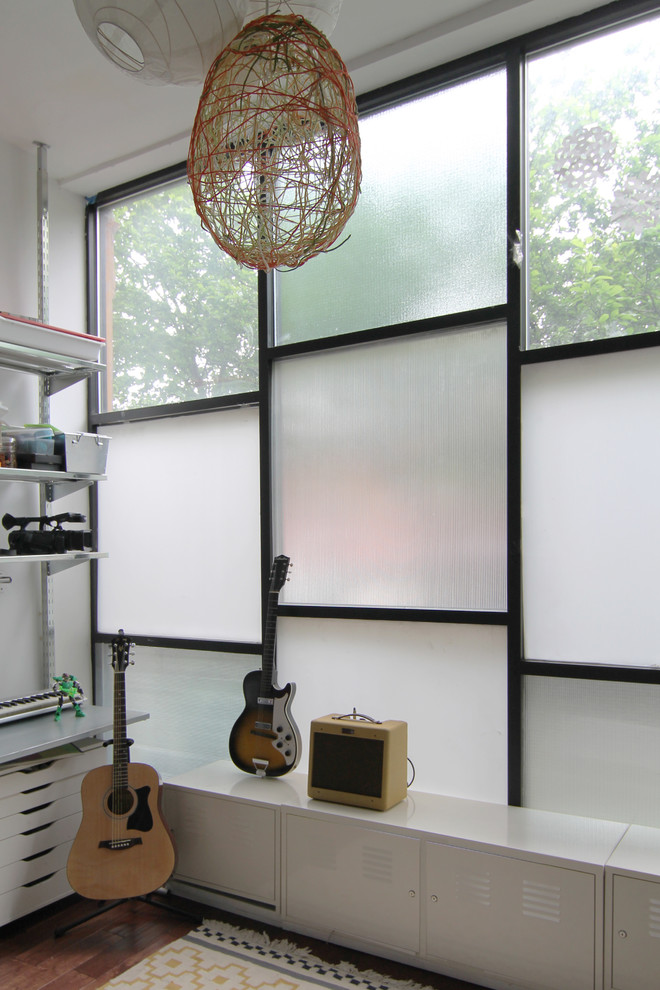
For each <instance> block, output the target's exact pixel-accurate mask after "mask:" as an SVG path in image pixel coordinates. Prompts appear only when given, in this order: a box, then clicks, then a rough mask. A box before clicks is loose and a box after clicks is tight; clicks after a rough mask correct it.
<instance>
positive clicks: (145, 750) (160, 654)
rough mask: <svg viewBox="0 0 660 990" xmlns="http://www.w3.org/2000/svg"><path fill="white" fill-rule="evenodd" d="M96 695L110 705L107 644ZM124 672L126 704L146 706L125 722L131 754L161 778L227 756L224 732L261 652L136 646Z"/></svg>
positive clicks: (240, 703)
mask: <svg viewBox="0 0 660 990" xmlns="http://www.w3.org/2000/svg"><path fill="white" fill-rule="evenodd" d="M103 652H104V653H106V654H107V656H106V658H105V662H104V664H103V671H102V688H103V695H102V699H101V700H99V699H97V702H99V703H102V704H105V705H112V697H113V695H112V690H113V671H112V666H111V664H110V660H111V655H110V654H111V651H110V648H109V647H108V648H107V649H105V650H104V651H103ZM131 655H132V657H133V659H134V660H135V664H134V665H132V666H131V667H129V669H128V671H127V674H126V705H127V708H129V709H133V710H134V711H138V712H149V718H148V719H147V721H146V722H135V723H134V724H133V725H131V736H133V737H134V738H135V744H134V745H133V746H132V747H131V759H132V760H133V762H135V763H148V764H149V765H150V766H152V767H155V769H156V770H157V771H158V772H159V773H160V775H161V776H162V777H163V778H164V779H167V778H170V777H173V776H176V775H177V774H180V773H185V772H186V771H187V770H192V769H193V768H194V767H201V766H204V764H205V763H213V762H214V761H215V760H226V759H228V758H229V733H230V732H231V729H232V726H233V724H234V722H235V721H236V719H237V717H238V715H239V714H240V712H241V711H242V710H243V708H244V706H245V698H244V696H243V678H244V677H245V675H246V674H247V673H248V671H250V670H255V669H259V668H260V667H261V657H260V656H251V655H243V654H236V653H215V652H212V651H203V652H202V651H198V650H173V649H164V648H162V647H153V646H136V647H134V648H133V650H132V651H131Z"/></svg>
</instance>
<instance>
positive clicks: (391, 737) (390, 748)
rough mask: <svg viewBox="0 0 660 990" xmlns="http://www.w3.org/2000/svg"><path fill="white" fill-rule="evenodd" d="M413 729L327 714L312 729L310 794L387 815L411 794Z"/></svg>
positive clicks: (403, 725)
mask: <svg viewBox="0 0 660 990" xmlns="http://www.w3.org/2000/svg"><path fill="white" fill-rule="evenodd" d="M407 763H408V725H407V723H406V722H394V721H389V722H372V721H366V720H361V719H360V718H359V717H355V716H352V715H325V716H323V718H316V719H314V721H313V722H312V724H311V728H310V743H309V776H308V778H307V793H308V795H309V796H310V797H311V798H317V799H318V800H320V801H334V802H336V803H337V804H352V805H355V806H356V807H358V808H373V809H374V810H375V811H387V809H388V808H391V807H392V806H393V805H395V804H398V803H399V801H402V800H403V799H404V797H405V796H406V791H407V786H408V785H407V770H408V767H407Z"/></svg>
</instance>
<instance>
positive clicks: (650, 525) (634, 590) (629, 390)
mask: <svg viewBox="0 0 660 990" xmlns="http://www.w3.org/2000/svg"><path fill="white" fill-rule="evenodd" d="M523 371H524V374H523V392H522V418H523V430H522V438H523V439H522V479H523V480H522V525H523V603H524V630H525V656H526V657H527V658H529V659H531V660H562V661H567V662H572V661H575V662H588V663H605V664H630V665H632V666H642V665H648V666H655V665H657V664H658V662H659V659H660V650H659V646H658V644H659V643H660V609H659V608H658V573H660V529H659V527H658V498H659V494H660V492H659V489H660V475H659V473H658V458H657V456H656V451H657V433H658V423H660V390H658V381H659V380H660V348H646V349H644V350H636V351H631V352H628V353H626V354H604V355H600V356H597V357H589V358H579V359H577V358H574V359H572V360H570V361H551V362H547V363H543V364H540V365H532V366H528V367H526V368H524V369H523Z"/></svg>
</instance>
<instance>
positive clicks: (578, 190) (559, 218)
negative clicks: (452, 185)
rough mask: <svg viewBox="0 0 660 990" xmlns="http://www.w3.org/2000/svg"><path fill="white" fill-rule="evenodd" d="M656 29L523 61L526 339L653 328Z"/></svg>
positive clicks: (657, 216) (658, 276) (657, 307)
mask: <svg viewBox="0 0 660 990" xmlns="http://www.w3.org/2000/svg"><path fill="white" fill-rule="evenodd" d="M657 38H658V31H657V24H656V25H655V31H654V32H653V31H651V30H650V27H649V26H648V25H640V26H637V27H635V28H634V29H628V30H627V31H624V32H621V33H620V35H619V36H618V37H617V36H616V35H612V36H610V37H609V38H605V39H596V40H589V41H586V42H584V43H582V44H581V45H577V46H574V47H573V48H571V49H569V50H567V51H565V52H559V53H557V52H552V53H550V54H549V55H547V56H544V57H543V58H541V59H539V60H538V62H532V63H531V66H530V71H529V104H528V107H529V109H528V120H529V148H530V157H529V179H528V230H527V241H528V265H529V267H528V298H529V344H530V346H537V347H538V346H548V345H552V344H565V343H571V342H574V341H582V340H594V339H600V338H604V337H612V336H620V335H623V334H631V333H642V332H645V331H650V330H657V329H658V326H659V323H660V237H659V235H660V107H659V105H658V100H657V92H658V84H659V83H660V79H659V78H658V62H657V57H656V54H655V52H656V43H657Z"/></svg>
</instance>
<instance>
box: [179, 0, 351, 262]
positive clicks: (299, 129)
mask: <svg viewBox="0 0 660 990" xmlns="http://www.w3.org/2000/svg"><path fill="white" fill-rule="evenodd" d="M361 174H362V173H361V163H360V135H359V131H358V123H357V108H356V104H355V94H354V91H353V83H352V82H351V78H350V76H349V74H348V70H347V69H346V66H345V65H344V63H343V61H342V60H341V58H340V56H339V54H338V53H337V52H336V51H335V49H334V48H333V47H332V46H331V45H330V42H329V41H328V39H327V38H326V36H325V35H324V34H322V32H321V31H319V30H318V29H317V28H315V27H314V26H313V25H312V24H310V22H309V21H308V20H306V19H305V18H304V17H301V16H299V15H296V14H290V15H280V14H267V15H266V16H264V17H260V18H258V19H257V20H255V21H251V22H250V23H249V24H246V25H245V27H244V28H243V29H242V30H241V31H240V32H239V34H238V35H237V36H236V37H235V38H234V39H233V40H232V41H231V42H230V43H229V44H228V45H227V47H226V48H225V49H224V50H223V51H222V52H220V54H219V55H218V57H217V58H216V60H215V62H214V63H213V65H212V66H211V68H210V70H209V73H208V75H207V77H206V81H205V83H204V90H203V92H202V96H201V99H200V101H199V107H198V110H197V116H196V117H195V122H194V125H193V129H192V136H191V140H190V151H189V155H188V177H189V180H190V185H191V189H192V194H193V199H194V201H195V207H196V209H197V212H198V214H199V216H200V217H201V219H202V226H203V227H206V228H207V229H208V231H209V232H210V233H211V236H212V237H213V239H214V240H215V241H216V243H217V244H218V245H219V246H220V247H221V248H222V250H223V251H226V252H227V253H228V254H229V255H231V257H232V258H234V259H235V260H236V261H237V262H239V264H241V265H244V266H246V267H248V268H258V269H261V270H265V271H268V270H269V269H272V268H298V267H299V266H300V265H303V264H304V263H305V262H306V261H308V260H309V259H310V258H313V257H314V256H315V255H317V254H319V253H320V252H322V251H327V250H328V248H329V247H330V246H331V245H332V244H334V242H335V241H336V240H337V238H338V237H339V235H340V233H341V232H342V230H343V229H344V226H345V224H346V222H347V220H348V219H349V217H350V216H351V214H352V213H353V211H354V209H355V206H356V203H357V198H358V195H359V191H360V180H361Z"/></svg>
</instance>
